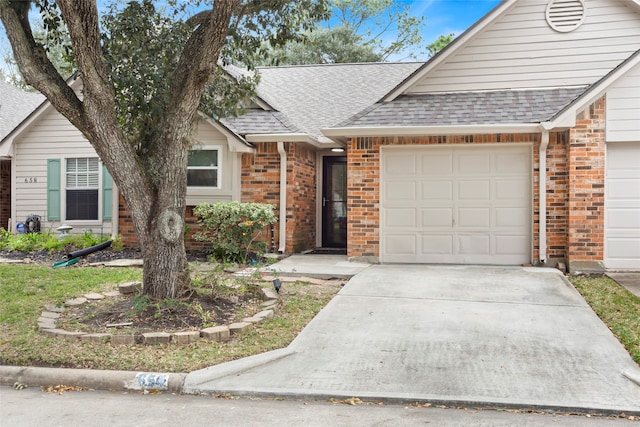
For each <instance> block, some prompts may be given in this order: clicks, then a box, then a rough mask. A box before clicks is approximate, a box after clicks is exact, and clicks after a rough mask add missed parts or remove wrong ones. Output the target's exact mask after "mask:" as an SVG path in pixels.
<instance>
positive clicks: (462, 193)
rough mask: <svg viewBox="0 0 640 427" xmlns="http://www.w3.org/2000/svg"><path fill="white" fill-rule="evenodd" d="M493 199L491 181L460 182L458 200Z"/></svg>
mask: <svg viewBox="0 0 640 427" xmlns="http://www.w3.org/2000/svg"><path fill="white" fill-rule="evenodd" d="M490 198H491V180H489V179H485V180H480V179H478V180H461V181H458V200H489V199H490Z"/></svg>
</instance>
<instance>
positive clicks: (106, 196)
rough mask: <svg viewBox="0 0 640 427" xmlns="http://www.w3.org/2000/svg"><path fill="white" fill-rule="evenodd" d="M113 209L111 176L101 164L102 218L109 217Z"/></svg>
mask: <svg viewBox="0 0 640 427" xmlns="http://www.w3.org/2000/svg"><path fill="white" fill-rule="evenodd" d="M112 210H113V178H111V175H109V171H108V170H107V168H106V167H105V166H104V165H102V219H111V212H112Z"/></svg>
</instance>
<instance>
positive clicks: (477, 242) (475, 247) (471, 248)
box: [458, 233, 491, 256]
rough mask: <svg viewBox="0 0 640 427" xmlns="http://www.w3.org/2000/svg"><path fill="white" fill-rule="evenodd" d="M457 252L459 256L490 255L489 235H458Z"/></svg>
mask: <svg viewBox="0 0 640 427" xmlns="http://www.w3.org/2000/svg"><path fill="white" fill-rule="evenodd" d="M458 252H459V253H460V254H461V255H474V256H479V255H489V254H490V253H491V235H490V234H489V233H487V234H478V233H474V234H458Z"/></svg>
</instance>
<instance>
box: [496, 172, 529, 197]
mask: <svg viewBox="0 0 640 427" xmlns="http://www.w3.org/2000/svg"><path fill="white" fill-rule="evenodd" d="M495 186H496V200H500V201H509V200H513V201H516V202H518V203H521V202H522V201H523V200H528V199H529V195H530V193H531V189H530V188H529V180H528V179H524V178H521V179H517V178H508V179H507V178H503V179H496V180H495Z"/></svg>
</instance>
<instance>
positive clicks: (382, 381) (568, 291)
mask: <svg viewBox="0 0 640 427" xmlns="http://www.w3.org/2000/svg"><path fill="white" fill-rule="evenodd" d="M634 381H635V382H634ZM639 384H640V369H639V368H638V366H637V364H636V363H635V362H634V361H633V360H632V359H631V357H630V356H629V354H628V353H627V352H626V351H625V350H624V348H623V347H622V346H621V344H620V343H619V342H618V341H617V340H616V338H615V337H614V336H613V335H612V334H611V332H610V331H609V330H608V328H607V327H606V326H605V325H604V324H603V323H602V322H601V321H600V320H599V319H598V318H597V316H596V315H595V314H594V313H593V311H592V310H591V309H590V307H589V306H588V305H587V304H586V303H585V302H584V300H583V299H582V298H581V297H580V295H579V294H578V293H577V291H576V290H575V289H574V288H573V287H572V286H571V285H570V284H569V283H568V282H567V280H566V279H565V278H564V277H563V276H562V275H561V274H560V273H559V272H558V271H556V270H553V269H540V268H518V267H504V268H502V267H469V266H417V265H401V266H400V265H375V266H371V267H369V268H366V269H365V270H363V271H362V272H361V273H360V274H358V275H357V276H356V277H354V278H353V279H352V280H351V281H350V282H349V283H348V284H347V285H346V286H345V287H344V288H343V289H342V291H341V292H340V293H339V294H338V295H337V296H336V297H335V298H334V299H333V300H332V301H331V302H330V303H329V304H328V305H327V307H326V308H325V309H324V310H323V311H322V312H321V313H320V314H319V315H318V316H316V318H315V319H314V320H313V321H312V322H311V323H310V324H309V325H308V326H307V328H306V329H305V330H304V331H303V332H302V333H301V334H300V335H299V337H298V338H297V339H296V340H295V341H294V342H293V343H292V344H291V345H290V346H289V347H288V348H286V349H283V350H278V351H275V352H271V353H266V354H263V355H259V356H255V357H250V358H247V359H242V360H238V361H234V362H230V363H226V364H222V365H219V366H215V367H211V368H207V369H204V370H201V371H196V372H193V373H190V374H188V375H187V376H186V378H185V383H184V387H183V391H185V392H187V393H231V394H234V395H256V396H274V397H277V396H280V397H304V398H314V397H315V398H327V397H336V398H347V397H359V398H362V399H367V400H373V401H380V400H382V401H429V402H432V403H438V402H440V403H443V404H452V405H469V406H488V407H503V408H504V407H512V408H537V409H549V410H563V411H578V412H598V413H617V412H626V413H628V414H640V385H639Z"/></svg>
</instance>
